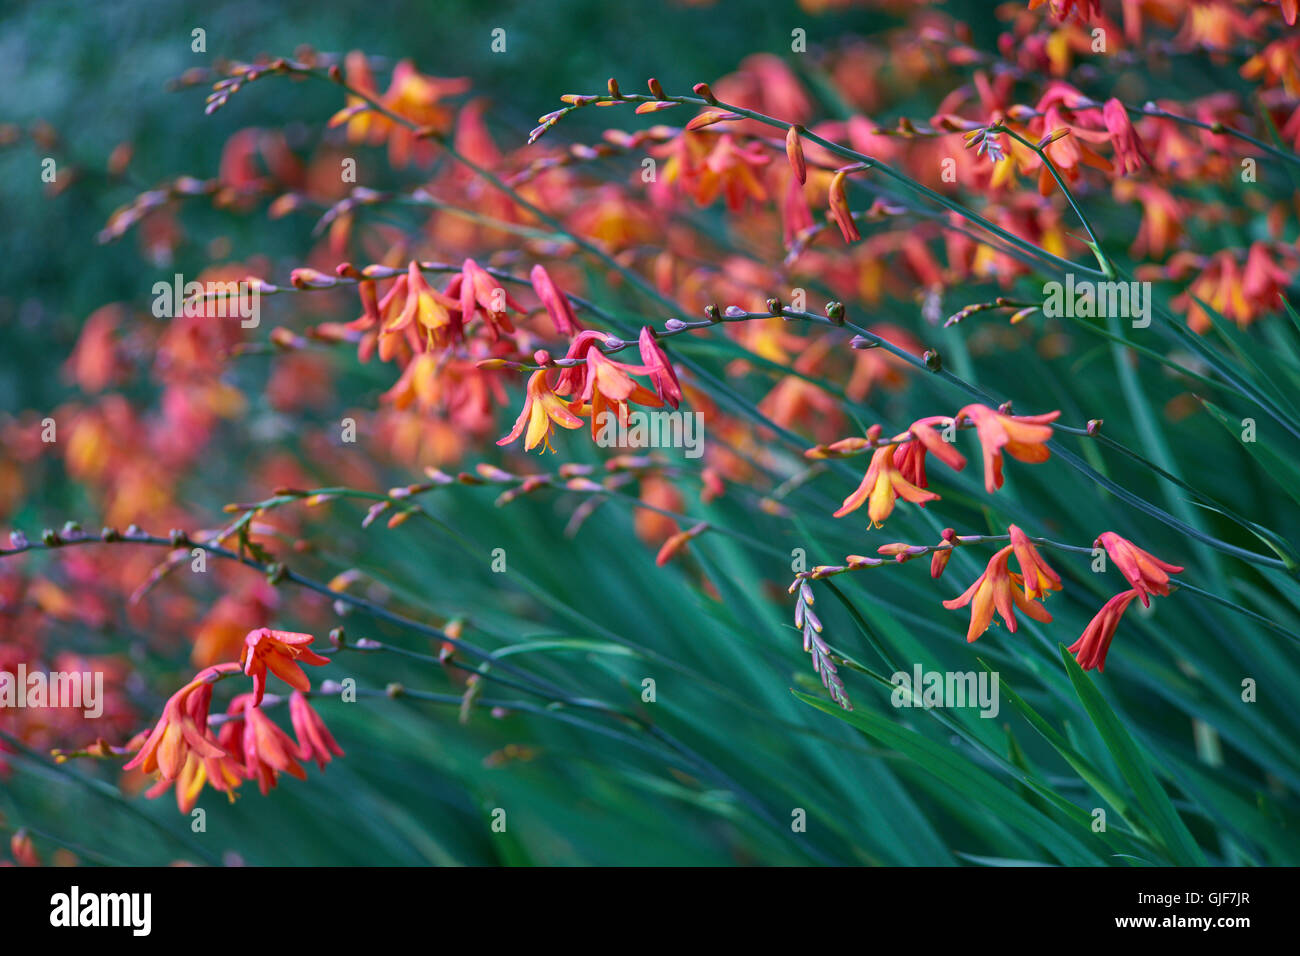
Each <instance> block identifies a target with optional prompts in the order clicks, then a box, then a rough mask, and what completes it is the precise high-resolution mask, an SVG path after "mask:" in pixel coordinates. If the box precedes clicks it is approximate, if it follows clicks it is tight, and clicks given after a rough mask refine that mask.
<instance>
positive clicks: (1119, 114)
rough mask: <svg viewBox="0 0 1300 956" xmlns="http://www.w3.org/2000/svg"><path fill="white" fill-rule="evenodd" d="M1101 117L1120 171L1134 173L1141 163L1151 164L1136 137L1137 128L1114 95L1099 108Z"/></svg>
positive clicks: (1139, 140) (1149, 158)
mask: <svg viewBox="0 0 1300 956" xmlns="http://www.w3.org/2000/svg"><path fill="white" fill-rule="evenodd" d="M1101 117H1102V122H1104V123H1105V124H1106V132H1108V133H1109V134H1110V144H1111V146H1112V147H1114V149H1115V159H1116V161H1117V165H1118V166H1119V168H1120V171H1121V172H1122V173H1136V172H1137V171H1138V170H1140V169H1141V168H1142V167H1143V165H1147V166H1150V165H1151V157H1150V156H1148V155H1147V151H1146V149H1145V148H1144V147H1143V145H1142V140H1141V139H1139V138H1138V134H1137V130H1136V129H1134V128H1133V123H1132V121H1131V120H1130V119H1129V115H1128V110H1127V109H1125V108H1124V104H1123V103H1121V102H1120V101H1119V100H1118V99H1115V98H1114V97H1112V98H1110V99H1109V100H1107V101H1106V105H1105V106H1103V107H1102V108H1101Z"/></svg>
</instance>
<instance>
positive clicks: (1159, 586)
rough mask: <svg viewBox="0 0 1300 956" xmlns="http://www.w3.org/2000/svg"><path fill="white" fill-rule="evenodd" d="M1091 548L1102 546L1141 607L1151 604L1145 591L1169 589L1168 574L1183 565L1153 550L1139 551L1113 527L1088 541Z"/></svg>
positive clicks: (1164, 591)
mask: <svg viewBox="0 0 1300 956" xmlns="http://www.w3.org/2000/svg"><path fill="white" fill-rule="evenodd" d="M1092 546H1093V547H1094V548H1096V547H1098V546H1101V547H1103V548H1105V549H1106V553H1107V554H1109V555H1110V559H1111V560H1112V561H1114V562H1115V567H1117V568H1119V573H1120V574H1122V575H1124V579H1125V580H1126V581H1128V583H1129V584H1131V585H1133V588H1134V590H1135V591H1136V593H1137V595H1138V597H1139V598H1141V599H1142V606H1143V607H1150V606H1151V599H1150V598H1149V597H1148V596H1147V595H1149V594H1158V595H1160V596H1161V597H1164V596H1165V595H1167V594H1168V593H1169V575H1171V574H1178V573H1179V572H1180V571H1182V570H1183V569H1182V568H1181V567H1179V566H1178V565H1176V564H1169V563H1168V562H1167V561H1161V560H1160V559H1159V558H1157V557H1156V556H1155V555H1153V554H1149V553H1147V552H1146V551H1143V550H1142V549H1141V548H1139V547H1138V546H1137V545H1135V544H1134V543H1133V542H1132V541H1129V540H1128V539H1127V538H1121V537H1120V536H1119V535H1117V534H1115V532H1113V531H1107V532H1106V533H1105V534H1103V535H1101V536H1099V537H1098V538H1097V540H1096V541H1094V542H1093V543H1092Z"/></svg>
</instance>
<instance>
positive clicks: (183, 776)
mask: <svg viewBox="0 0 1300 956" xmlns="http://www.w3.org/2000/svg"><path fill="white" fill-rule="evenodd" d="M222 750H223V753H221V754H220V755H218V756H215V757H212V756H200V755H199V753H198V752H197V751H193V750H191V751H190V753H189V754H188V755H186V758H185V764H184V766H182V767H181V771H180V773H179V774H177V775H176V779H175V780H169V779H167V778H166V777H159V778H158V782H157V783H155V784H154V785H153V786H152V787H150V788H149V789H148V790H146V791H145V796H146V797H148V798H149V799H150V800H152V799H154V798H155V797H160V796H162V795H163V794H164V793H166V792H167V788H168V787H170V786H172V784H173V783H174V784H175V785H176V806H177V808H178V809H179V810H180V811H181V813H189V812H190V811H191V810H193V809H194V805H195V804H196V803H198V800H199V794H201V793H202V792H203V787H204V785H205V784H211V785H212V788H213V789H214V790H217V791H219V792H220V793H224V794H225V795H226V797H227V799H229V800H230V801H231V802H234V799H235V790H236V789H238V787H239V785H240V784H241V783H243V782H244V767H243V765H242V764H241V763H240V762H239V761H237V760H236V759H234V758H233V757H232V756H231V755H230V752H229V751H228V750H226V749H225V748H222Z"/></svg>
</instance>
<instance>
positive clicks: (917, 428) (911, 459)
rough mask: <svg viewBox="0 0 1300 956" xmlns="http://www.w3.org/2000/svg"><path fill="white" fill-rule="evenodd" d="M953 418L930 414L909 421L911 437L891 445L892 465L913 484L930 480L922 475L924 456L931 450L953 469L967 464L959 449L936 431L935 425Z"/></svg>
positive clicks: (925, 485)
mask: <svg viewBox="0 0 1300 956" xmlns="http://www.w3.org/2000/svg"><path fill="white" fill-rule="evenodd" d="M951 424H953V420H952V419H951V418H948V417H946V416H944V415H934V416H931V417H929V418H919V419H917V420H916V421H914V422H912V425H911V427H910V428H908V433H909V435H910V436H911V438H912V439H913V440H912V441H906V442H903V443H902V444H900V445H898V446H896V447H895V449H894V465H895V466H897V468H898V470H899V472H900V473H901V474H902V475H903V478H905V479H906V480H907V481H910V482H911V483H912V484H914V485H916V486H917V487H918V488H928V487H929V483H928V482H927V481H926V475H925V456H926V454H927V453H930V452H933V454H934V456H935V457H936V458H938V459H939V460H940V461H942V462H943V463H944V464H945V465H947V466H948V467H949V468H951V469H952V470H953V471H961V470H962V469H963V468H965V467H966V456H965V455H963V454H962V453H961V452H959V451H958V450H957V449H956V447H955V446H954V445H952V444H950V443H949V442H946V441H944V440H943V436H942V435H940V434H939V432H937V431H935V429H934V426H935V425H945V426H947V425H951ZM902 437H906V436H902Z"/></svg>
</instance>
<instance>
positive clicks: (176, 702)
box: [123, 663, 239, 781]
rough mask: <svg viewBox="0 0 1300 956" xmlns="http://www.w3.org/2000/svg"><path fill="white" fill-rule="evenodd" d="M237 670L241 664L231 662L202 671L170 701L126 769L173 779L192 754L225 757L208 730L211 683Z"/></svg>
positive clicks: (204, 756) (201, 756)
mask: <svg viewBox="0 0 1300 956" xmlns="http://www.w3.org/2000/svg"><path fill="white" fill-rule="evenodd" d="M238 669H239V667H238V665H236V664H233V663H231V664H217V665H215V666H213V667H206V668H204V669H203V670H201V671H199V673H198V674H196V675H195V677H194V679H193V680H192V681H190V682H189V683H188V684H186V685H185V686H184V687H182V688H181V689H180V690H178V691H177V692H176V693H175V694H173V695H172V696H171V698H170V699H169V700H168V701H167V704H166V705H165V706H164V707H163V715H162V718H161V719H160V720H159V721H158V724H157V726H155V727H154V729H153V731H152V732H151V733H150V734H149V736H148V737H146V738H145V741H144V743H143V744H142V745H141V747H140V751H139V753H137V754H136V755H135V757H134V758H132V759H131V760H130V761H129V762H128V763H127V764H126V765H125V766H124V767H123V769H124V770H135V769H137V768H139V769H140V770H142V771H144V772H145V773H155V772H156V773H159V774H161V776H162V779H163V780H166V781H170V780H175V779H176V778H177V777H178V776H180V773H181V771H182V770H183V769H184V768H185V765H186V762H187V761H188V759H189V758H190V756H191V754H193V755H196V756H198V757H199V758H201V759H202V758H217V757H221V756H223V755H224V751H223V750H222V749H221V747H220V746H218V744H217V742H216V740H215V739H214V738H213V737H212V734H211V733H209V731H208V709H209V707H210V706H211V705H212V685H213V684H214V683H216V682H217V681H218V680H220V679H221V678H222V677H224V676H225V675H227V674H231V673H236V672H237V671H238Z"/></svg>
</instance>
